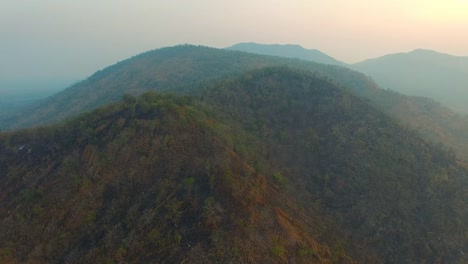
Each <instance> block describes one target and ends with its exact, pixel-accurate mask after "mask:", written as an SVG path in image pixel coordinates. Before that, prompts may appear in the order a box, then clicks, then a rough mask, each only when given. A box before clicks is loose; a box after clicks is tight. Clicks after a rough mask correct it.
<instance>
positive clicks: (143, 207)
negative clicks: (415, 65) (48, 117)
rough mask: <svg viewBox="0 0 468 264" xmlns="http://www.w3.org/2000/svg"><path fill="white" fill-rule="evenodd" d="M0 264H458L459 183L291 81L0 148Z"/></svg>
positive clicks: (364, 105)
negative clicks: (432, 263) (123, 263)
mask: <svg viewBox="0 0 468 264" xmlns="http://www.w3.org/2000/svg"><path fill="white" fill-rule="evenodd" d="M0 172H1V173H0V194H1V195H0V224H1V226H2V228H1V229H0V262H2V263H3V262H4V263H14V262H20V263H27V262H38V263H59V262H60V263H108V262H128V263H165V262H166V263H167V262H170V263H181V262H187V263H220V262H221V263H259V262H266V263H286V262H294V263H415V262H435V263H464V262H466V258H465V257H464V255H463V254H462V253H463V252H467V251H468V245H467V241H468V240H467V239H466V238H467V237H466V233H467V230H466V229H467V226H466V225H464V223H466V221H467V219H468V215H467V212H466V210H465V208H466V201H467V200H466V199H465V198H466V193H465V192H464V190H465V189H464V188H466V186H467V178H466V175H467V173H468V170H467V169H466V168H464V167H463V166H461V165H460V164H459V163H457V161H456V159H455V158H454V156H453V154H451V153H450V152H447V151H445V150H443V149H441V148H439V147H437V146H435V145H434V144H431V143H429V142H428V141H426V140H424V139H422V138H421V137H420V136H419V135H417V134H416V133H414V132H413V131H412V130H410V129H407V128H405V127H403V126H401V125H399V124H398V123H396V122H395V121H393V119H391V118H389V117H388V116H386V115H385V114H384V113H382V112H381V111H380V110H378V109H377V108H375V107H373V106H372V105H371V104H369V101H367V100H365V99H362V98H359V97H356V96H355V95H353V94H352V93H350V91H349V90H347V89H346V88H343V87H340V86H337V85H336V84H334V83H333V82H332V81H330V80H329V79H327V78H324V77H320V76H317V75H314V74H311V73H309V72H307V71H298V70H295V69H292V68H288V67H273V68H265V69H261V70H255V71H250V72H247V73H245V74H240V75H238V76H237V77H229V78H227V79H223V80H218V81H214V82H210V83H206V84H203V85H201V87H200V88H199V92H198V93H197V94H195V95H194V96H190V97H188V96H175V95H167V94H166V95H164V94H160V93H146V94H144V95H142V96H140V97H138V98H135V97H133V96H131V95H125V96H124V98H123V101H122V102H120V103H116V104H112V105H109V106H107V107H104V108H99V109H97V110H95V111H93V112H89V113H86V114H82V115H81V116H79V117H78V118H74V119H71V120H68V121H67V122H63V123H61V124H58V125H55V126H49V127H39V128H33V129H27V130H20V131H14V132H4V133H1V134H0Z"/></svg>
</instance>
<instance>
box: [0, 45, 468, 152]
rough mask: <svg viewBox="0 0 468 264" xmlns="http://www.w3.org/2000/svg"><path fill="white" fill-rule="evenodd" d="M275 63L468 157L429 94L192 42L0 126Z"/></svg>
mask: <svg viewBox="0 0 468 264" xmlns="http://www.w3.org/2000/svg"><path fill="white" fill-rule="evenodd" d="M275 65H288V66H289V67H293V68H297V69H302V70H306V71H310V72H313V73H315V74H317V75H320V76H323V77H326V78H329V79H331V80H333V82H335V83H336V84H338V85H340V86H343V87H347V88H348V89H350V90H351V91H353V93H355V94H356V95H359V96H362V97H365V98H368V99H370V100H371V101H372V102H374V104H375V105H376V106H377V107H379V108H380V109H383V110H384V111H385V112H386V113H387V114H389V115H391V116H393V117H395V118H398V119H400V120H402V121H403V122H404V123H405V124H407V125H408V126H411V127H416V128H418V131H420V132H421V134H423V135H425V136H426V137H427V138H428V139H430V140H432V141H434V142H440V143H443V144H446V145H447V146H448V147H451V148H453V149H454V150H455V151H456V152H457V153H458V154H459V155H460V157H463V158H464V159H468V138H467V137H466V135H468V120H466V118H462V117H459V116H457V115H455V114H453V113H451V112H450V111H449V110H448V109H444V108H443V107H440V106H439V105H437V104H434V103H433V102H432V101H431V100H426V99H423V98H415V97H407V96H403V95H401V94H397V93H394V92H391V91H386V90H382V89H380V88H379V87H378V86H377V85H376V84H375V83H374V82H373V81H372V80H371V79H369V78H368V77H367V76H365V75H364V74H361V73H358V72H356V71H353V70H350V69H348V68H345V67H340V66H334V65H324V64H319V63H313V62H307V61H303V60H297V59H287V58H280V57H271V56H263V55H256V54H249V53H244V52H239V51H229V50H220V49H214V48H208V47H200V46H198V47H197V46H191V45H181V46H175V47H169V48H162V49H158V50H153V51H149V52H146V53H142V54H140V55H137V56H135V57H133V58H130V59H128V60H125V61H122V62H119V63H117V64H115V65H113V66H110V67H107V68H105V69H103V70H101V71H98V72H96V73H95V74H94V75H92V76H91V77H89V78H88V79H87V80H85V81H83V82H80V83H78V84H76V85H74V86H72V87H70V88H68V89H66V90H64V91H63V92H61V93H58V94H56V95H54V96H52V97H50V98H48V99H47V100H45V101H43V102H42V103H41V104H40V105H38V106H36V107H31V108H27V109H24V110H22V111H18V112H17V113H16V114H15V115H9V116H8V117H5V118H3V119H1V120H0V129H2V130H7V129H9V130H11V129H15V128H20V127H30V126H34V125H43V124H49V123H53V122H58V121H60V120H63V119H66V118H70V117H72V116H74V115H76V114H78V113H81V112H83V111H86V110H91V109H94V108H96V107H98V106H101V105H104V104H107V103H110V102H115V101H118V100H119V98H121V96H123V95H124V94H127V93H128V94H133V95H138V94H141V93H143V92H144V91H167V92H171V93H184V94H187V93H189V94H194V93H197V90H198V88H199V87H201V86H202V84H204V83H205V84H206V83H209V82H211V81H215V80H219V79H222V78H229V77H232V76H236V75H238V74H242V73H245V72H248V71H250V70H253V69H259V68H262V67H268V66H275Z"/></svg>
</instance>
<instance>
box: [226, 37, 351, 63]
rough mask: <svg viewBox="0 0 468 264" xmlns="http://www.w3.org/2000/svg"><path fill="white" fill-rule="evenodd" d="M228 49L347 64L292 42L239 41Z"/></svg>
mask: <svg viewBox="0 0 468 264" xmlns="http://www.w3.org/2000/svg"><path fill="white" fill-rule="evenodd" d="M226 49H228V50H238V51H244V52H250V53H256V54H262V55H270V56H279V57H285V58H295V59H301V60H308V61H313V62H318V63H324V64H332V65H339V66H347V64H346V63H344V62H341V61H339V60H337V59H335V58H333V57H331V56H329V55H327V54H325V53H323V52H321V51H320V50H317V49H305V48H303V47H302V46H300V45H294V44H286V45H280V44H258V43H254V42H248V43H239V44H235V45H233V46H230V47H227V48H226Z"/></svg>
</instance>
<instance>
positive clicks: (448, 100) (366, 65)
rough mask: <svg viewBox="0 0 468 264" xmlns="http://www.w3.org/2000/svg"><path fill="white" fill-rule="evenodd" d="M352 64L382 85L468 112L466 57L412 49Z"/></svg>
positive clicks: (467, 64) (461, 111)
mask: <svg viewBox="0 0 468 264" xmlns="http://www.w3.org/2000/svg"><path fill="white" fill-rule="evenodd" d="M352 68H353V69H356V70H358V71H361V72H364V73H366V74H368V75H370V76H372V78H373V79H375V80H376V81H377V83H379V84H380V85H382V87H384V88H387V89H391V90H394V91H398V92H401V93H404V94H409V95H418V96H426V97H430V98H432V99H434V100H436V101H438V102H441V103H442V104H444V105H446V106H448V107H450V108H451V109H454V110H456V111H458V112H460V113H463V114H468V106H467V104H466V98H468V57H457V56H452V55H448V54H441V53H438V52H435V51H430V50H414V51H412V52H408V53H398V54H390V55H386V56H383V57H380V58H376V59H370V60H366V61H363V62H360V63H356V64H354V65H352Z"/></svg>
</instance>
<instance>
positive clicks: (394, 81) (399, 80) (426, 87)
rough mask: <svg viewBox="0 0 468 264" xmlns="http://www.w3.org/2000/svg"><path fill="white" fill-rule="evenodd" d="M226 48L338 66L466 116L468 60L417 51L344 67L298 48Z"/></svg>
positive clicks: (318, 53)
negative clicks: (429, 99) (432, 101)
mask: <svg viewBox="0 0 468 264" xmlns="http://www.w3.org/2000/svg"><path fill="white" fill-rule="evenodd" d="M227 49H231V50H240V51H245V52H250V53H256V54H264V55H271V56H280V57H285V58H297V59H301V60H307V61H313V62H318V63H324V64H332V65H339V66H344V67H349V68H351V69H354V70H357V71H360V72H363V73H365V74H367V75H369V76H371V77H372V78H373V79H374V80H375V81H376V82H377V83H378V84H379V85H380V86H381V87H382V88H385V89H390V90H393V91H397V92H400V93H403V94H406V95H416V96H424V97H428V98H431V99H433V100H436V101H437V102H440V103H442V104H443V105H445V106H447V107H449V108H451V109H453V110H455V111H457V112H459V113H462V114H468V104H467V103H466V100H467V99H468V57H459V56H452V55H449V54H443V53H438V52H436V51H431V50H423V49H418V50H414V51H412V52H409V53H397V54H390V55H385V56H382V57H379V58H376V59H369V60H365V61H363V62H359V63H355V64H346V63H344V62H341V61H339V60H337V59H335V58H333V57H331V56H329V55H327V54H325V53H323V52H321V51H319V50H316V49H305V48H303V47H301V46H299V45H292V44H287V45H280V44H259V43H253V42H250V43H239V44H235V45H233V46H231V47H228V48H227Z"/></svg>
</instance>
